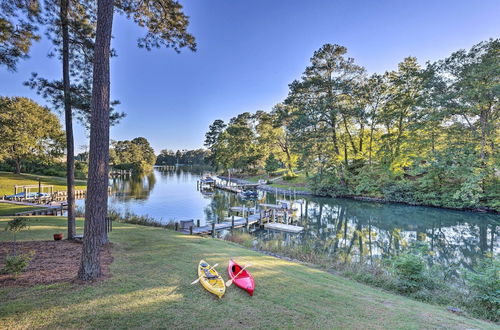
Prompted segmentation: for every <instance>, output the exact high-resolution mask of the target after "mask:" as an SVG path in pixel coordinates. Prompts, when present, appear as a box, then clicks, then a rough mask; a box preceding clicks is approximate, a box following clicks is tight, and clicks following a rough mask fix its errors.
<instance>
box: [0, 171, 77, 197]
mask: <svg viewBox="0 0 500 330" xmlns="http://www.w3.org/2000/svg"><path fill="white" fill-rule="evenodd" d="M39 179H40V183H41V184H45V185H53V186H54V191H59V190H60V191H64V190H66V178H64V177H54V176H43V175H35V174H13V173H8V172H0V195H1V196H3V195H11V194H13V193H14V186H15V185H37V184H38V180H39ZM85 187H86V183H85V181H83V180H77V181H76V189H85Z"/></svg>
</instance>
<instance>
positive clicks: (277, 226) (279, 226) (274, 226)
mask: <svg viewBox="0 0 500 330" xmlns="http://www.w3.org/2000/svg"><path fill="white" fill-rule="evenodd" d="M264 228H265V229H271V230H279V231H286V232H289V233H300V232H301V231H303V230H304V227H300V226H293V225H287V224H284V223H278V222H271V223H266V224H265V225H264Z"/></svg>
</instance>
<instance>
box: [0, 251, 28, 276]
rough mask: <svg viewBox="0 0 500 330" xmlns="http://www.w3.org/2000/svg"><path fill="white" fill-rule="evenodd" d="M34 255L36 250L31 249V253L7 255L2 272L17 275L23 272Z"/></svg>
mask: <svg viewBox="0 0 500 330" xmlns="http://www.w3.org/2000/svg"><path fill="white" fill-rule="evenodd" d="M34 255H35V253H34V251H31V252H29V253H24V254H18V255H15V254H14V255H8V256H6V257H5V265H4V267H3V269H2V272H3V273H4V274H14V275H15V276H17V275H19V274H21V273H22V272H24V270H25V269H26V268H27V267H28V265H29V263H30V261H31V260H32V259H33V256H34Z"/></svg>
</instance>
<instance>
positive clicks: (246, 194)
mask: <svg viewBox="0 0 500 330" xmlns="http://www.w3.org/2000/svg"><path fill="white" fill-rule="evenodd" d="M239 195H240V197H241V198H242V199H255V198H257V197H259V193H258V192H256V191H255V190H243V191H241V192H240V193H239Z"/></svg>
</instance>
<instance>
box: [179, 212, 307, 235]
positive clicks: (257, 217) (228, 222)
mask: <svg viewBox="0 0 500 330" xmlns="http://www.w3.org/2000/svg"><path fill="white" fill-rule="evenodd" d="M261 215H262V219H261ZM272 219H273V218H272V217H270V216H266V215H265V213H255V214H250V215H248V216H247V217H245V218H244V217H238V216H231V217H227V218H225V219H224V221H223V222H219V223H211V224H209V225H205V226H200V227H197V226H191V227H190V228H183V229H180V230H179V231H180V232H182V233H184V234H191V235H212V236H215V233H216V232H217V231H220V230H230V229H234V228H243V227H247V228H250V226H252V225H257V224H258V225H260V226H263V227H264V228H266V229H271V230H280V231H286V232H290V233H299V232H301V231H302V230H304V228H303V227H300V226H295V225H291V224H288V223H286V224H285V223H279V222H276V221H273V220H272Z"/></svg>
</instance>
